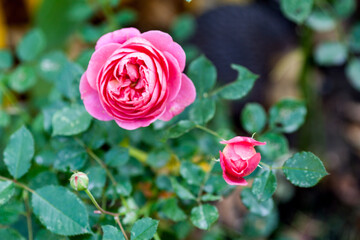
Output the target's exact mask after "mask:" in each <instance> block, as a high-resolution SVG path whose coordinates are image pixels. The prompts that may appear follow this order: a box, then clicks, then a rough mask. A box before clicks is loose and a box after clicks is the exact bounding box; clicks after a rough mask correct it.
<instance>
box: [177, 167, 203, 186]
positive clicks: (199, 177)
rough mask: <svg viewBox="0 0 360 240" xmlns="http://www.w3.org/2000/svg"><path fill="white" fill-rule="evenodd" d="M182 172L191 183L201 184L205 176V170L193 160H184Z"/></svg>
mask: <svg viewBox="0 0 360 240" xmlns="http://www.w3.org/2000/svg"><path fill="white" fill-rule="evenodd" d="M180 174H181V176H182V177H183V178H184V179H185V181H186V182H187V183H188V184H190V185H196V186H200V185H201V184H202V183H203V181H204V178H205V172H204V171H203V170H202V169H201V168H200V167H199V166H197V165H195V164H193V163H191V162H185V161H184V162H183V163H182V164H181V167H180Z"/></svg>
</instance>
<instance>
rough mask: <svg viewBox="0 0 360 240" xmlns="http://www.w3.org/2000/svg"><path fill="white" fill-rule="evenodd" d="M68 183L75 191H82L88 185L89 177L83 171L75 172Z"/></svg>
mask: <svg viewBox="0 0 360 240" xmlns="http://www.w3.org/2000/svg"><path fill="white" fill-rule="evenodd" d="M70 185H71V187H72V188H73V189H75V190H76V191H84V190H86V189H87V188H88V186H89V178H88V176H87V175H86V174H85V173H83V172H76V173H74V174H73V175H72V176H71V178H70Z"/></svg>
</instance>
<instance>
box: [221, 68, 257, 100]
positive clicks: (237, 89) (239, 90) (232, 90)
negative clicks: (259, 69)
mask: <svg viewBox="0 0 360 240" xmlns="http://www.w3.org/2000/svg"><path fill="white" fill-rule="evenodd" d="M231 68H232V69H234V70H236V71H237V72H238V77H237V79H236V80H235V81H234V82H232V83H229V84H227V85H225V86H224V87H222V88H221V90H220V91H219V94H220V97H222V98H223V99H228V100H238V99H241V98H243V97H245V96H246V95H247V94H248V93H249V92H250V90H251V89H252V88H253V86H254V83H255V80H256V79H257V78H258V76H257V75H255V74H253V73H252V72H250V71H249V70H248V69H246V68H245V67H243V66H240V65H237V64H232V65H231Z"/></svg>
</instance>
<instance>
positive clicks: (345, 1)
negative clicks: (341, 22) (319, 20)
mask: <svg viewBox="0 0 360 240" xmlns="http://www.w3.org/2000/svg"><path fill="white" fill-rule="evenodd" d="M334 9H335V12H336V14H337V15H338V16H339V17H342V18H344V17H350V15H351V14H352V13H353V12H354V11H355V9H356V0H334Z"/></svg>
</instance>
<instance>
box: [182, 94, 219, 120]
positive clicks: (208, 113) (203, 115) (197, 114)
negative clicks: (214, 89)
mask: <svg viewBox="0 0 360 240" xmlns="http://www.w3.org/2000/svg"><path fill="white" fill-rule="evenodd" d="M215 110H216V109H215V100H214V99H210V98H202V99H197V100H196V101H195V102H194V104H193V106H192V108H191V110H190V113H189V115H190V119H191V120H192V121H194V122H195V123H196V124H200V125H204V124H206V123H207V122H209V121H210V120H211V119H212V118H213V117H214V115H215Z"/></svg>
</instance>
